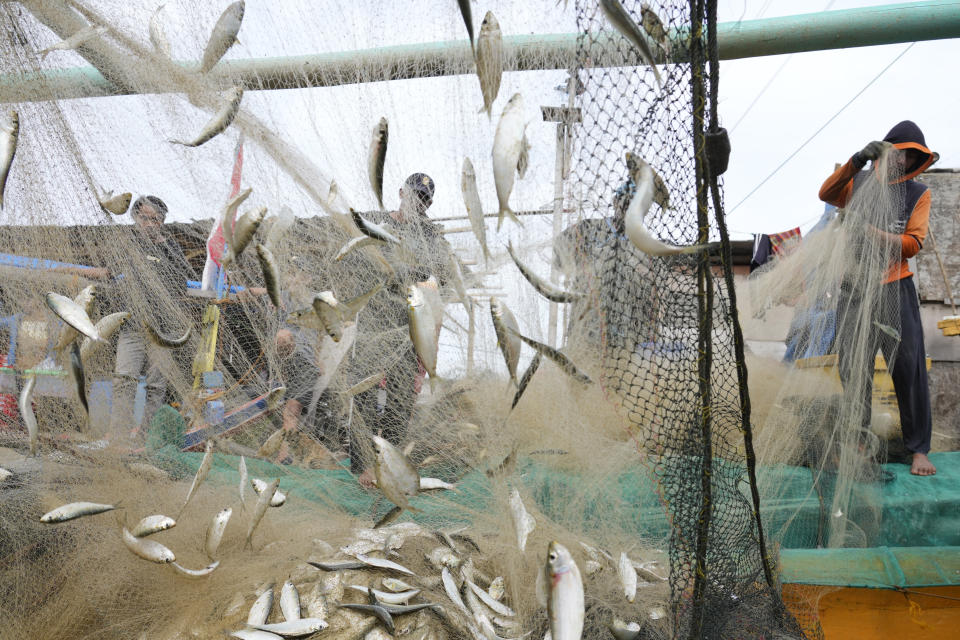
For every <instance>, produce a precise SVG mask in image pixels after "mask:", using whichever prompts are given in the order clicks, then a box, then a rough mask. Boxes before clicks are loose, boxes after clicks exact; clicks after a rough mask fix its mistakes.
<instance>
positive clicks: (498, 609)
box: [464, 580, 517, 618]
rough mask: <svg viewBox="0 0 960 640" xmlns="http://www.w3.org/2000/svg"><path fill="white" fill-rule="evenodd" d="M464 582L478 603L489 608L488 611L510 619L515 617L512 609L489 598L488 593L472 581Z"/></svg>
mask: <svg viewBox="0 0 960 640" xmlns="http://www.w3.org/2000/svg"><path fill="white" fill-rule="evenodd" d="M464 582H466V583H467V586H468V587H470V589H471V590H472V591H473V592H474V593H475V594H476V595H477V597H478V598H480V601H481V602H482V603H483V604H485V605H487V606H488V607H490V609H491V610H493V611H494V612H495V613H499V614H500V615H502V616H510V617H511V618H512V617H513V616H515V615H517V614H516V612H515V611H514V610H513V609H511V608H510V607H508V606H507V605H505V604H503V603H502V602H499V601H498V600H496V599H494V598H492V597H490V594H489V593H487V592H486V591H484V590H483V589H481V588H480V587H479V586H477V584H476V583H475V582H473V581H472V580H465V581H464Z"/></svg>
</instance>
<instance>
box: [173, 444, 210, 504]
mask: <svg viewBox="0 0 960 640" xmlns="http://www.w3.org/2000/svg"><path fill="white" fill-rule="evenodd" d="M212 466H213V440H207V443H206V444H205V445H204V449H203V460H201V461H200V466H199V467H198V468H197V474H196V475H195V476H194V477H193V484H191V485H190V491H189V492H187V499H186V500H184V501H183V506H182V507H180V513H183V510H184V509H185V508H186V507H187V504H188V503H189V502H190V499H191V498H193V496H194V494H195V493H196V492H197V489H199V488H200V485H201V484H203V481H204V480H206V479H207V474H209V473H210V467H212ZM177 519H178V520H179V519H180V515H179V514H178V515H177Z"/></svg>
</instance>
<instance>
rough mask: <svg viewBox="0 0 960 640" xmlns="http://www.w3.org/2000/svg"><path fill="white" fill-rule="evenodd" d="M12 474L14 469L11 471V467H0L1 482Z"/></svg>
mask: <svg viewBox="0 0 960 640" xmlns="http://www.w3.org/2000/svg"><path fill="white" fill-rule="evenodd" d="M12 475H13V472H12V471H10V470H9V469H4V468H3V467H0V482H3V481H4V480H6V479H7V478H9V477H10V476H12Z"/></svg>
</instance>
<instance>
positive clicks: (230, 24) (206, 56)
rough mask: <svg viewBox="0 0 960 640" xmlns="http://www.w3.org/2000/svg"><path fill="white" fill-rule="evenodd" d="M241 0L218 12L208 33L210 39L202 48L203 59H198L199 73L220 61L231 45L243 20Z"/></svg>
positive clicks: (234, 41) (208, 69)
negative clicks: (217, 16) (218, 15)
mask: <svg viewBox="0 0 960 640" xmlns="http://www.w3.org/2000/svg"><path fill="white" fill-rule="evenodd" d="M243 9H244V3H243V0H240V2H234V3H233V4H231V5H230V6H228V7H227V8H226V9H224V10H223V13H221V14H220V17H219V18H218V19H217V23H216V24H215V25H213V31H212V32H211V33H210V39H209V40H207V46H206V47H205V48H204V50H203V59H202V60H201V61H200V73H206V72H207V71H210V69H213V67H214V66H215V65H216V64H217V63H218V62H219V61H220V58H222V57H223V54H225V53H226V52H227V50H228V49H229V48H230V47H232V46H233V45H234V44H235V43H236V42H238V40H237V34H238V33H239V32H240V24H241V23H242V22H243Z"/></svg>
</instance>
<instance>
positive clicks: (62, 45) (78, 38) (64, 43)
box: [40, 25, 107, 60]
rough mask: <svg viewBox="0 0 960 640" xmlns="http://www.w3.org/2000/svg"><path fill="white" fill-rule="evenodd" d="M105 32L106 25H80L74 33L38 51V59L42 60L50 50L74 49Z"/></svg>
mask: <svg viewBox="0 0 960 640" xmlns="http://www.w3.org/2000/svg"><path fill="white" fill-rule="evenodd" d="M106 32H107V27H104V26H99V27H98V26H94V25H87V26H86V27H82V28H81V29H79V30H78V31H77V32H76V33H74V34H73V35H72V36H70V37H69V38H66V39H65V40H61V41H60V42H58V43H57V44H54V45H50V46H49V47H47V48H46V49H42V50H41V51H40V59H41V60H43V59H44V58H46V57H47V54H48V53H50V52H51V51H70V50H71V49H76V48H77V47H79V46H80V45H82V44H84V43H86V42H90V41H91V40H93V39H94V38H99V37H100V36H102V35H103V34H105V33H106Z"/></svg>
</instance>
